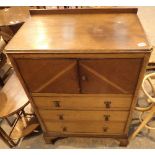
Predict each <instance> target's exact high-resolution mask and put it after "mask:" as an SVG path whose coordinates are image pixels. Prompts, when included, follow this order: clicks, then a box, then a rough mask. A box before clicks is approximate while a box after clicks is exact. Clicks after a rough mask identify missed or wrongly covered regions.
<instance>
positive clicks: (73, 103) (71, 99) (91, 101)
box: [33, 94, 132, 110]
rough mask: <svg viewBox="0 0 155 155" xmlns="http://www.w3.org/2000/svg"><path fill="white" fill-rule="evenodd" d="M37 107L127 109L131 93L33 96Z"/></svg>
mask: <svg viewBox="0 0 155 155" xmlns="http://www.w3.org/2000/svg"><path fill="white" fill-rule="evenodd" d="M33 100H34V102H35V104H36V106H37V107H38V108H39V109H87V110H88V109H90V110H95V109H96V110H103V109H106V110H108V109H109V110H110V109H122V110H129V109H130V105H131V102H132V97H131V95H118V96H117V95H102V96H101V95H95V96H89V95H78V94H77V96H71V95H70V96H69V95H68V96H67V95H66V96H63V95H62V96H48V97H43V96H42V97H41V96H40V97H33Z"/></svg>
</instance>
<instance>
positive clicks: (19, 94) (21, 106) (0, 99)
mask: <svg viewBox="0 0 155 155" xmlns="http://www.w3.org/2000/svg"><path fill="white" fill-rule="evenodd" d="M28 106H30V104H29V100H28V98H27V96H26V94H25V92H24V90H23V87H22V85H21V84H20V82H19V80H18V78H17V76H16V74H15V73H13V74H12V75H11V77H10V79H9V80H8V81H7V83H6V84H5V85H4V87H3V88H2V90H1V91H0V107H1V108H0V119H2V122H4V121H5V122H4V123H7V124H8V126H9V127H10V128H11V130H10V132H8V131H7V129H6V128H5V129H4V127H3V123H1V125H0V136H1V137H2V140H4V142H5V143H6V144H7V145H8V146H9V147H15V146H16V145H18V143H19V142H20V140H21V139H22V138H23V137H25V136H26V135H28V134H30V133H31V132H32V131H34V130H35V129H36V128H37V127H38V126H39V124H38V121H37V119H36V117H35V115H34V114H33V113H27V112H26V110H25V109H26V108H28ZM10 118H14V119H13V120H12V122H11V120H10Z"/></svg>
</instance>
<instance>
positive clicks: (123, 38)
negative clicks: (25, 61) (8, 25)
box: [5, 9, 150, 53]
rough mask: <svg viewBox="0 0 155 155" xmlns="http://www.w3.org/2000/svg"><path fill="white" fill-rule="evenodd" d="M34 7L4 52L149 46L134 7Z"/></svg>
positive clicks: (119, 48) (134, 48)
mask: <svg viewBox="0 0 155 155" xmlns="http://www.w3.org/2000/svg"><path fill="white" fill-rule="evenodd" d="M92 10H94V11H92ZM33 11H34V10H33ZM33 11H32V14H31V15H32V16H31V17H30V19H29V20H28V21H27V22H26V23H25V24H24V25H23V26H22V27H21V28H20V30H19V31H18V32H17V33H16V35H15V36H14V37H13V39H12V40H11V41H10V42H9V43H8V45H7V46H6V48H5V50H6V52H8V53H9V52H16V53H18V52H19V53H21V52H23V51H25V52H27V53H31V52H32V53H33V52H34V53H37V52H50V53H55V52H56V53H64V52H67V53H74V52H75V51H76V52H81V51H82V52H84V51H87V52H89V53H91V52H94V51H100V52H107V51H113V52H117V51H123V52H125V51H133V52H134V50H137V51H145V50H150V46H149V43H148V41H147V38H146V36H145V33H144V30H143V28H142V26H141V24H140V22H139V19H138V17H137V14H136V12H135V10H134V9H133V10H128V9H122V10H121V11H119V9H100V10H99V9H82V10H78V11H75V10H65V11H64V10H61V11H60V10H59V11H56V10H54V11H53V10H42V11H40V12H39V11H38V12H39V13H38V12H37V11H36V12H35V11H34V12H33ZM67 11H68V12H67Z"/></svg>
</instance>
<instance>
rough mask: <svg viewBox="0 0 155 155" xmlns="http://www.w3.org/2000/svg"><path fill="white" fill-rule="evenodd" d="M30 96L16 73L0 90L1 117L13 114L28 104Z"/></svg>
mask: <svg viewBox="0 0 155 155" xmlns="http://www.w3.org/2000/svg"><path fill="white" fill-rule="evenodd" d="M28 101H29V100H28V97H27V95H26V94H25V92H24V89H23V87H22V85H21V83H20V81H19V80H18V78H17V76H16V74H15V73H14V74H13V75H12V76H11V78H10V79H9V80H8V82H7V83H6V84H5V86H4V87H3V88H2V90H1V92H0V107H1V108H0V118H3V117H8V116H9V115H13V114H14V113H16V112H17V111H18V110H19V109H22V108H23V107H24V106H25V105H26V104H28Z"/></svg>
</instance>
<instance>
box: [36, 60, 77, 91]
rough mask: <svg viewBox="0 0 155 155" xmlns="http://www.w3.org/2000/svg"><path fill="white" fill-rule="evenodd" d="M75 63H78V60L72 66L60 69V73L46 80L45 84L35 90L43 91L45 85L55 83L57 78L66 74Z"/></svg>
mask: <svg viewBox="0 0 155 155" xmlns="http://www.w3.org/2000/svg"><path fill="white" fill-rule="evenodd" d="M75 65H76V62H73V63H72V64H71V65H70V66H68V67H66V68H65V69H63V70H62V71H60V72H59V73H58V74H56V75H55V76H54V77H53V78H51V79H50V80H48V81H47V82H45V83H44V84H43V85H41V86H40V87H39V88H37V89H36V90H35V92H40V91H42V90H43V89H44V88H45V87H47V86H48V85H50V84H51V83H53V82H54V81H55V80H56V79H57V78H59V77H60V76H62V75H63V74H65V73H66V72H67V71H69V70H70V69H72V68H73V67H74V66H75Z"/></svg>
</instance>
